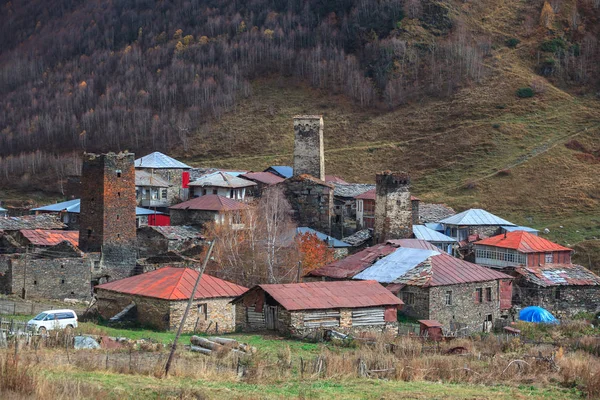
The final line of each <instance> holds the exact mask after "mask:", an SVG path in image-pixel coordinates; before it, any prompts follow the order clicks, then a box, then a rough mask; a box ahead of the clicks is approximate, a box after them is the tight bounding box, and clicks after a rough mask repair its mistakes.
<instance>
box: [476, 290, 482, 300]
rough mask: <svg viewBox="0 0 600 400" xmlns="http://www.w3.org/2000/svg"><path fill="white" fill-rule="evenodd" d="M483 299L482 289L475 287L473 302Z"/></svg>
mask: <svg viewBox="0 0 600 400" xmlns="http://www.w3.org/2000/svg"><path fill="white" fill-rule="evenodd" d="M482 301H483V289H482V288H477V289H475V303H481V302H482Z"/></svg>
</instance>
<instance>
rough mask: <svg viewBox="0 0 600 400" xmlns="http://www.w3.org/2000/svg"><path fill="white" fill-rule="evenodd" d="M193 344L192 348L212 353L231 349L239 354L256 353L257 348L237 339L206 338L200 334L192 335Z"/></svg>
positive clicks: (204, 352) (200, 351) (199, 351)
mask: <svg viewBox="0 0 600 400" xmlns="http://www.w3.org/2000/svg"><path fill="white" fill-rule="evenodd" d="M190 342H192V346H190V350H191V351H194V352H198V353H202V354H212V352H217V351H231V352H233V353H238V354H254V353H256V348H255V347H252V346H249V345H248V344H246V343H239V342H238V341H237V340H235V339H227V338H221V337H216V336H211V337H209V338H204V337H200V336H192V337H191V338H190Z"/></svg>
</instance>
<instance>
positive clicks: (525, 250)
mask: <svg viewBox="0 0 600 400" xmlns="http://www.w3.org/2000/svg"><path fill="white" fill-rule="evenodd" d="M473 247H474V249H475V262H476V263H477V264H480V265H484V266H486V267H491V268H514V267H518V266H531V267H537V266H540V265H545V264H570V263H571V253H572V252H573V250H571V249H570V248H568V247H564V246H561V245H559V244H557V243H553V242H551V241H549V240H548V239H544V238H542V237H539V236H537V235H535V234H533V233H529V232H525V231H514V232H506V233H504V234H501V235H497V236H493V237H490V238H487V239H483V240H480V241H478V242H475V243H474V245H473Z"/></svg>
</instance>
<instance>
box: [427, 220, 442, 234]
mask: <svg viewBox="0 0 600 400" xmlns="http://www.w3.org/2000/svg"><path fill="white" fill-rule="evenodd" d="M423 225H425V226H426V227H428V228H429V229H433V230H434V231H438V232H444V226H443V225H442V224H440V223H439V222H425V223H424V224H423Z"/></svg>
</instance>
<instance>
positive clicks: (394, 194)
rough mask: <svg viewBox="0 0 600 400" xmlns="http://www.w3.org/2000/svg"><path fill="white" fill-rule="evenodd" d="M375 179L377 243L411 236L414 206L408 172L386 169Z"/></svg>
mask: <svg viewBox="0 0 600 400" xmlns="http://www.w3.org/2000/svg"><path fill="white" fill-rule="evenodd" d="M375 180H376V183H377V186H376V189H375V192H376V200H375V227H374V233H373V235H374V241H375V243H384V242H385V241H387V240H390V239H406V238H410V237H411V236H412V225H413V208H412V202H411V197H410V177H409V175H408V173H406V172H390V171H385V172H382V173H379V174H377V175H376V178H375Z"/></svg>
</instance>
